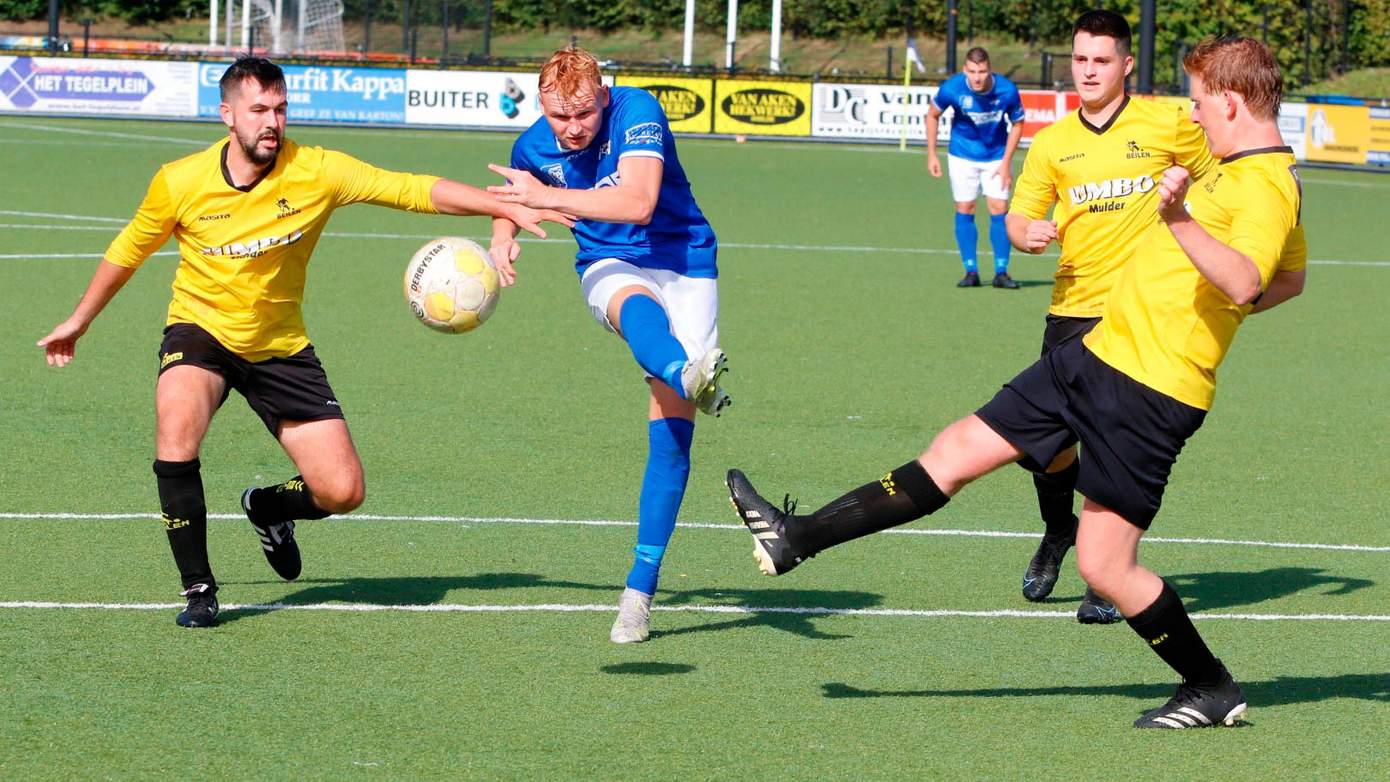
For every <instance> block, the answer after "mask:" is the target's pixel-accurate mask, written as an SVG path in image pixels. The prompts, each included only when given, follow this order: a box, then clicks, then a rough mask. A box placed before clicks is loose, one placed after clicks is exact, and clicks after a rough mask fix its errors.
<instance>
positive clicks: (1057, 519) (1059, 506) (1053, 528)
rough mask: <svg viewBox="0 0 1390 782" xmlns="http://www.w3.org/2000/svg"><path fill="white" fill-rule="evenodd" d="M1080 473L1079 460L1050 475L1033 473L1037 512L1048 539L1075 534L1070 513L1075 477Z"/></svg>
mask: <svg viewBox="0 0 1390 782" xmlns="http://www.w3.org/2000/svg"><path fill="white" fill-rule="evenodd" d="M1080 472H1081V460H1080V459H1073V460H1072V463H1071V464H1069V465H1067V466H1066V467H1065V468H1063V469H1061V470H1058V471H1057V472H1052V473H1033V486H1034V487H1035V488H1036V489H1037V490H1038V511H1039V512H1040V513H1041V514H1042V519H1043V523H1044V524H1046V525H1047V532H1046V533H1045V534H1046V535H1047V536H1048V537H1050V538H1065V537H1068V536H1070V535H1071V534H1073V533H1075V532H1076V515H1075V514H1073V513H1072V510H1071V508H1072V502H1073V500H1072V495H1073V493H1074V492H1075V491H1076V476H1077V475H1078V474H1080Z"/></svg>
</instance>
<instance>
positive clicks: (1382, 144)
mask: <svg viewBox="0 0 1390 782" xmlns="http://www.w3.org/2000/svg"><path fill="white" fill-rule="evenodd" d="M1370 115H1371V145H1370V146H1371V148H1370V149H1368V150H1366V162H1367V163H1370V164H1371V165H1373V166H1390V109H1386V108H1378V107H1372V108H1371V109H1370Z"/></svg>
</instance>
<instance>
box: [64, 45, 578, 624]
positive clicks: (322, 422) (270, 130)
mask: <svg viewBox="0 0 1390 782" xmlns="http://www.w3.org/2000/svg"><path fill="white" fill-rule="evenodd" d="M221 90H222V107H221V109H222V121H223V122H224V123H225V124H226V126H227V138H226V139H223V140H221V141H219V142H217V143H216V144H213V145H212V146H211V147H209V148H208V149H206V150H204V151H203V152H199V153H197V154H194V155H191V156H189V157H186V158H183V159H182V160H177V161H175V162H172V163H169V164H167V165H165V166H163V167H162V168H160V169H159V171H158V172H157V173H156V174H155V176H154V179H153V180H152V181H151V182H150V186H149V190H148V192H147V193H146V195H145V200H144V202H143V203H142V204H141V205H140V208H139V211H137V212H136V214H135V218H134V219H133V220H131V222H130V224H129V225H127V226H126V227H125V230H123V231H122V232H121V233H120V235H119V236H117V237H116V239H115V241H113V242H112V243H111V246H110V247H109V248H108V249H107V251H106V254H105V256H104V258H103V260H102V261H101V262H100V264H99V265H98V267H97V270H96V273H95V274H94V275H93V278H92V281H91V284H90V285H89V286H88V288H87V292H86V293H85V294H84V295H83V297H82V300H81V301H80V302H79V303H78V304H77V307H76V309H75V310H74V311H73V313H72V315H71V317H69V318H68V319H67V320H65V321H63V322H62V323H60V324H58V326H57V327H55V328H54V329H53V331H52V332H51V333H50V334H48V336H46V337H44V338H43V339H41V340H39V342H38V344H39V346H40V347H42V348H44V350H45V352H46V355H47V359H48V363H49V364H50V365H53V366H59V367H61V366H64V365H66V364H67V363H68V362H69V361H71V360H72V357H73V350H74V346H75V345H76V343H77V340H78V339H79V338H81V337H82V335H83V334H84V333H86V331H87V328H88V327H89V326H90V325H91V323H92V320H93V319H95V318H96V316H97V314H98V313H100V312H101V310H102V309H103V308H104V307H105V306H106V304H107V303H108V302H109V301H110V300H111V298H112V297H113V296H114V295H115V294H116V292H117V291H119V290H120V289H121V287H122V286H123V285H124V284H125V283H126V281H127V280H129V279H130V277H131V275H132V274H134V273H135V270H136V269H137V268H138V267H139V266H140V264H141V263H143V262H144V261H145V259H146V258H148V257H149V256H150V255H151V254H152V253H153V252H154V251H155V250H158V249H159V248H160V246H161V245H163V244H164V242H165V241H167V240H168V238H169V236H170V235H171V234H172V235H173V236H174V237H176V238H177V240H178V244H179V255H180V261H179V266H178V270H177V271H176V272H175V275H174V286H173V287H174V298H173V302H172V303H171V304H170V305H169V317H168V321H167V324H168V325H167V327H166V328H165V330H164V341H163V344H162V345H161V347H160V351H159V355H160V362H159V379H158V381H157V383H156V385H155V419H156V425H155V462H154V472H155V476H156V480H157V483H158V487H159V504H160V508H161V510H162V511H163V520H164V525H165V528H166V531H167V532H168V537H169V545H170V548H172V550H173V554H174V562H175V564H176V565H177V566H178V569H179V573H180V575H181V577H182V582H183V593H182V594H183V596H184V597H187V598H188V606H187V607H186V608H185V609H184V610H183V611H181V612H180V613H179V614H178V616H177V618H176V621H177V622H178V624H179V625H181V626H183V627H210V626H212V625H214V624H216V622H217V611H218V605H217V597H216V595H217V581H216V580H215V579H214V578H213V575H212V568H211V566H210V565H209V563H208V553H207V507H206V504H205V502H204V497H203V483H202V477H201V475H200V465H199V462H198V452H199V447H200V445H201V443H202V440H203V436H204V435H205V434H206V433H207V429H208V424H209V423H210V422H211V421H212V416H213V414H214V413H215V412H216V411H217V409H218V408H219V407H220V406H221V405H222V403H223V402H224V401H225V400H226V398H227V395H228V393H229V392H230V391H231V390H232V389H236V390H237V391H238V392H239V393H241V395H242V396H244V397H245V398H246V401H247V402H248V403H249V404H250V406H251V408H252V409H253V410H255V412H256V414H257V415H259V416H260V418H261V420H262V421H263V422H264V423H265V425H266V428H268V429H269V430H270V433H271V434H272V435H274V436H275V437H276V438H277V439H278V440H279V441H280V444H281V445H282V446H283V447H284V449H285V452H286V454H288V455H289V457H290V460H291V461H292V462H294V465H295V467H296V468H297V469H298V470H299V473H300V474H299V475H298V476H296V477H294V478H292V479H290V480H288V481H285V482H284V483H282V484H278V485H275V486H270V487H266V488H262V489H248V490H247V491H246V492H245V493H244V494H243V495H242V500H241V503H242V508H243V510H244V511H245V512H246V515H247V517H248V518H249V519H250V520H251V524H252V525H253V526H254V527H255V530H256V533H257V535H258V536H259V537H260V541H261V547H262V549H263V550H264V552H265V555H266V559H268V560H269V561H270V564H271V566H272V567H273V568H274V569H275V572H276V573H278V574H279V575H280V576H281V577H282V578H285V579H287V580H291V579H294V578H296V577H298V575H299V572H300V556H299V546H298V543H297V542H296V541H295V537H294V521H295V520H296V519H319V518H323V517H325V516H328V515H329V514H331V513H346V512H348V511H351V510H353V509H354V508H356V507H357V506H359V505H360V504H361V503H362V499H363V496H364V493H365V487H364V484H363V478H362V463H361V461H360V460H359V459H358V456H357V452H356V450H355V449H354V448H353V444H352V439H351V437H350V436H349V434H348V429H347V425H346V423H345V421H344V419H343V413H342V409H341V407H340V406H339V404H338V400H337V397H336V396H335V395H334V393H333V389H332V388H331V387H330V386H329V384H328V378H327V376H326V375H325V374H324V371H323V367H322V365H321V364H320V363H319V360H318V358H317V356H315V354H314V348H313V346H312V345H311V344H310V343H309V337H308V336H307V334H306V333H305V328H304V321H303V318H302V314H301V311H300V302H301V300H302V299H303V294H304V279H305V267H306V265H307V264H308V262H309V256H310V255H311V254H312V253H313V250H314V245H315V244H317V242H318V239H319V236H320V234H321V233H322V232H323V229H324V226H325V225H326V223H327V222H328V217H329V215H331V214H332V212H333V210H334V209H335V208H337V207H339V206H346V205H348V204H353V203H361V202H366V203H372V204H377V205H380V206H389V207H392V208H394V209H406V210H410V211H412V212H424V213H430V214H438V213H442V214H452V215H490V216H492V217H501V218H506V219H508V220H510V221H512V222H514V223H516V224H518V225H520V226H521V227H523V228H525V229H526V230H528V231H531V232H532V233H535V234H537V235H539V236H545V233H544V231H542V230H541V228H540V227H539V225H538V223H539V222H540V221H541V220H552V221H556V222H562V223H565V224H570V223H569V220H568V219H567V218H566V217H564V216H563V215H560V214H558V213H556V212H551V211H547V210H535V209H528V208H526V207H524V206H519V205H515V204H506V203H502V202H501V201H498V200H496V199H495V198H493V197H492V196H491V195H489V194H488V193H486V192H485V191H482V190H479V189H477V188H474V187H470V186H468V185H463V184H459V183H457V182H451V181H448V180H445V179H440V178H438V177H433V176H422V175H416V174H402V173H396V172H391V171H383V170H381V169H378V168H374V167H372V166H369V165H367V164H365V163H362V162H361V161H358V160H354V159H353V158H351V157H348V156H347V155H344V154H342V153H340V152H334V151H330V150H324V149H321V148H319V147H301V146H299V145H298V144H295V143H294V142H293V141H290V140H289V139H287V138H285V135H284V133H285V117H286V112H287V103H286V93H285V77H284V74H283V72H281V70H280V68H279V66H277V65H275V64H274V63H272V62H270V61H269V60H266V59H264V58H260V57H244V58H242V59H239V60H237V61H236V62H235V63H234V64H233V65H231V66H230V67H229V68H228V69H227V71H226V73H224V74H223V76H222V80H221Z"/></svg>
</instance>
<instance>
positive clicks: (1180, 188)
mask: <svg viewBox="0 0 1390 782" xmlns="http://www.w3.org/2000/svg"><path fill="white" fill-rule="evenodd" d="M1189 184H1191V177H1190V175H1189V174H1188V173H1187V169H1185V168H1183V167H1182V166H1173V167H1171V168H1169V169H1168V170H1167V171H1164V172H1163V179H1162V180H1160V181H1159V183H1158V216H1159V217H1162V218H1163V221H1164V222H1167V223H1171V222H1174V221H1177V220H1184V219H1186V218H1187V217H1188V214H1187V207H1186V206H1185V205H1184V203H1183V202H1184V201H1185V200H1186V199H1187V186H1188V185H1189Z"/></svg>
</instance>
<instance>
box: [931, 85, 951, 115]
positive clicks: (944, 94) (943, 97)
mask: <svg viewBox="0 0 1390 782" xmlns="http://www.w3.org/2000/svg"><path fill="white" fill-rule="evenodd" d="M955 100H956V96H955V94H954V90H952V89H951V80H950V79H947V80H946V81H943V82H941V87H940V88H939V89H937V91H936V95H934V96H932V99H931V102H932V103H934V104H936V107H937V108H938V109H940V110H942V111H945V110H946V109H949V108H951V106H953V105H955Z"/></svg>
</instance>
